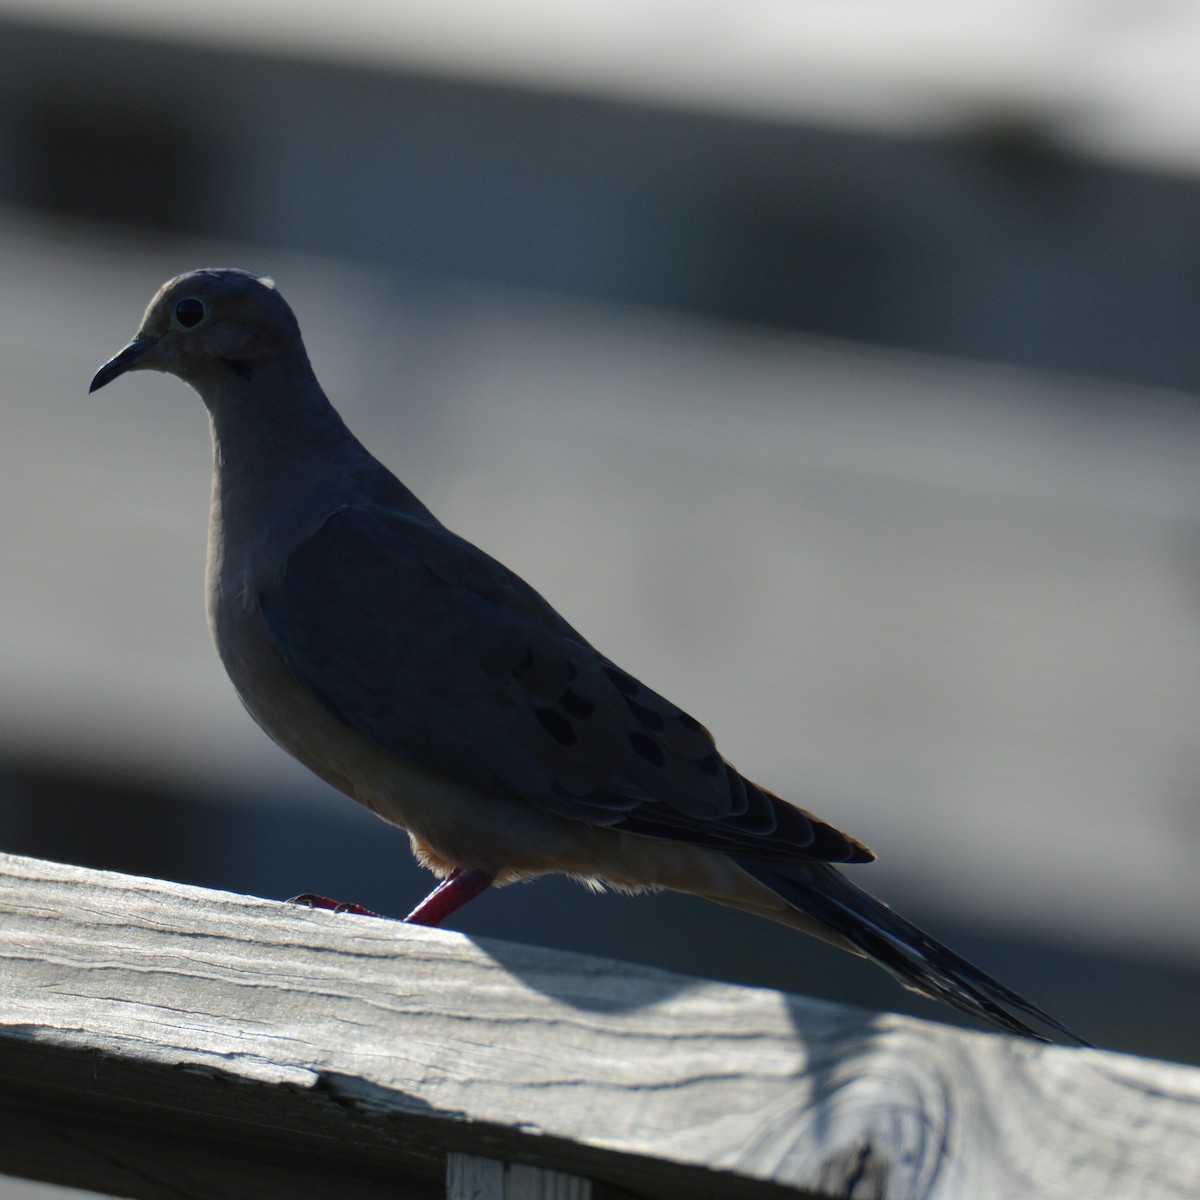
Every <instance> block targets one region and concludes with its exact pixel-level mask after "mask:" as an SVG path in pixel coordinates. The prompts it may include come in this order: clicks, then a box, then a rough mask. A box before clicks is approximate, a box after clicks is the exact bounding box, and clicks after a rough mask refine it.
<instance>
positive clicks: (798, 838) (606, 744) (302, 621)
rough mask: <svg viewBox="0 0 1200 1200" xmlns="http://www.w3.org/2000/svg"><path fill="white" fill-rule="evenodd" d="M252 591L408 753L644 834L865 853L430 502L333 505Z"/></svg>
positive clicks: (340, 709) (317, 677)
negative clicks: (437, 516) (600, 647)
mask: <svg viewBox="0 0 1200 1200" xmlns="http://www.w3.org/2000/svg"><path fill="white" fill-rule="evenodd" d="M260 603H261V607H262V611H263V614H264V616H265V618H266V621H267V625H268V627H269V629H270V631H271V635H272V637H273V639H274V641H275V643H276V645H277V646H278V648H279V650H280V652H281V653H282V655H283V657H284V659H285V660H286V662H287V663H288V665H289V666H290V667H291V669H292V671H293V672H294V673H295V674H296V675H297V677H298V678H299V679H300V680H301V681H302V682H303V683H304V684H306V685H307V687H308V688H309V689H310V690H311V691H312V692H313V693H314V694H315V695H316V696H317V697H318V698H319V699H320V701H321V702H322V703H323V704H324V705H325V706H326V707H327V708H328V709H330V710H331V711H332V712H333V713H334V714H335V715H336V716H337V717H338V718H339V719H340V720H341V721H342V722H344V723H345V724H346V725H348V726H350V727H351V728H353V729H356V730H358V731H360V732H362V733H365V734H366V735H368V736H369V737H371V738H373V739H374V740H375V741H376V742H377V743H379V744H380V745H381V746H383V747H385V748H386V749H387V750H389V751H390V752H391V753H393V754H396V755H398V756H399V757H400V758H402V759H404V760H405V761H407V762H409V763H411V764H413V765H416V766H420V767H423V768H425V769H428V770H432V771H436V772H438V773H441V774H443V775H446V776H449V777H450V778H453V779H455V780H457V781H459V782H461V783H464V784H467V785H469V786H473V787H476V788H478V789H480V790H481V791H484V792H485V793H487V792H490V793H492V794H496V795H505V796H514V795H515V796H519V797H522V798H524V799H525V800H527V801H528V802H530V803H531V804H534V805H536V806H537V807H539V808H542V809H544V810H547V811H551V812H554V813H557V814H559V815H560V816H564V817H567V818H570V819H573V820H579V821H586V822H589V823H591V824H596V825H603V826H609V827H612V828H617V829H622V830H625V831H627V832H629V833H636V834H640V835H643V836H647V837H656V838H673V839H677V840H683V841H689V842H695V843H699V844H703V845H709V846H714V847H717V848H720V849H726V850H731V851H733V850H741V851H752V852H753V853H755V854H756V855H758V856H760V857H763V856H765V857H768V858H772V857H778V858H788V859H795V858H802V859H811V860H817V861H826V862H863V861H868V860H869V859H870V858H871V857H872V856H871V853H870V851H869V850H867V848H866V847H865V846H863V845H861V843H859V842H857V841H855V840H854V839H853V838H851V837H849V836H848V835H846V834H843V833H841V832H840V831H838V830H836V829H834V828H833V827H832V826H830V825H827V824H825V823H824V822H822V821H819V820H818V819H817V818H815V817H813V816H811V815H810V814H808V813H805V812H804V811H803V810H802V809H799V808H796V807H795V806H793V805H791V804H788V803H786V802H785V801H783V800H781V799H780V798H779V797H777V796H774V795H773V794H772V793H770V792H768V791H766V790H765V789H763V788H760V787H757V786H756V785H755V784H752V783H751V782H750V781H749V780H746V779H744V778H743V777H742V776H741V775H739V774H738V772H737V771H736V770H734V768H733V767H732V766H730V765H729V764H728V763H727V762H726V761H725V760H724V759H723V758H722V757H721V755H720V754H719V753H718V751H717V749H716V746H715V745H714V743H713V739H712V737H711V735H710V734H709V733H708V731H707V730H706V729H705V728H704V727H703V726H702V725H701V724H700V723H699V722H698V721H696V720H695V719H694V718H693V717H691V716H689V715H688V714H687V713H685V712H683V711H682V710H681V709H679V708H678V707H676V706H675V705H673V704H671V703H670V701H668V700H666V699H664V698H663V697H662V696H660V695H658V694H657V693H656V692H654V691H652V690H650V689H649V688H647V687H646V686H645V685H643V684H641V683H640V682H638V681H637V680H636V679H634V678H633V677H632V676H631V675H628V674H627V673H626V672H624V671H622V670H621V669H620V668H619V667H617V666H616V665H615V664H614V663H612V662H610V661H609V660H608V659H606V658H605V657H604V656H603V655H601V654H600V653H599V652H597V651H596V650H595V649H594V648H593V647H592V646H591V645H589V644H588V642H587V641H586V640H585V639H584V638H583V637H582V636H581V635H580V634H578V633H577V632H576V631H575V630H574V629H573V628H572V627H571V626H570V625H568V624H567V622H566V621H564V620H563V619H562V617H560V616H559V615H558V614H557V613H556V612H555V611H554V609H553V608H551V606H550V605H549V604H548V603H547V602H546V601H545V600H544V599H542V597H541V596H540V595H539V594H538V593H537V592H536V591H534V589H533V588H531V587H530V586H529V585H528V584H526V583H525V582H524V581H523V580H521V579H520V578H519V577H518V576H516V575H515V574H513V572H511V571H509V570H508V569H507V568H506V567H504V566H503V565H501V564H500V563H498V562H497V561H496V560H495V559H492V558H490V557H489V556H488V555H486V554H484V553H483V552H482V551H481V550H479V549H477V548H476V547H474V546H472V545H471V544H470V543H468V542H466V541H464V540H463V539H462V538H459V537H457V536H456V535H455V534H453V533H451V532H450V531H448V530H447V529H445V528H444V527H443V526H441V525H439V524H438V523H437V522H436V521H435V520H434V519H433V518H432V517H430V516H429V515H428V514H427V513H424V512H418V513H413V512H403V511H398V510H396V509H390V508H387V507H382V506H374V505H354V506H349V507H345V508H342V509H339V510H338V511H336V512H334V513H333V514H332V515H331V516H330V517H329V518H328V519H327V520H326V521H325V522H324V524H323V525H322V526H321V527H320V528H319V529H318V530H317V532H316V533H315V534H314V535H313V536H312V537H310V538H309V539H307V540H306V541H304V542H303V543H301V544H300V545H299V546H298V547H297V548H296V549H295V550H294V551H293V553H292V554H291V556H290V558H289V559H288V562H287V564H286V566H285V568H284V571H283V574H282V576H281V578H280V579H279V582H278V583H277V585H275V586H274V587H273V588H272V589H271V590H269V591H268V592H266V593H265V594H263V595H262V596H261V597H260Z"/></svg>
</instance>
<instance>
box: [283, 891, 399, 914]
mask: <svg viewBox="0 0 1200 1200" xmlns="http://www.w3.org/2000/svg"><path fill="white" fill-rule="evenodd" d="M288 903H289V904H303V905H304V907H305V908H324V909H327V910H328V911H329V912H335V913H353V914H354V915H355V916H356V917H379V918H380V920H386V919H387V918H386V917H384V916H383V915H382V914H381V913H377V912H372V911H371V910H370V909H369V908H363V906H362V905H361V904H343V903H342V902H341V901H338V900H330V898H329V897H328V896H318V895H317V894H316V893H315V892H305V893H304V894H303V895H302V896H293V897H292V898H291V899H290V900H289V901H288Z"/></svg>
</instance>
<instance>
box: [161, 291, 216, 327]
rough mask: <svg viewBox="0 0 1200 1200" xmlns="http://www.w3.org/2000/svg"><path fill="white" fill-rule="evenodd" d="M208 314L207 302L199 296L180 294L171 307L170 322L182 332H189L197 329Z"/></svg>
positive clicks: (206, 318)
mask: <svg viewBox="0 0 1200 1200" xmlns="http://www.w3.org/2000/svg"><path fill="white" fill-rule="evenodd" d="M209 316H210V310H209V307H208V304H207V303H206V302H205V301H203V300H201V299H200V297H199V296H181V297H180V298H179V299H178V300H176V301H175V307H174V308H173V309H171V324H172V325H174V326H175V328H176V329H181V330H182V331H183V332H184V333H190V332H191V331H192V330H193V329H199V328H200V326H201V325H203V324H204V323H205V321H207V320H208V318H209Z"/></svg>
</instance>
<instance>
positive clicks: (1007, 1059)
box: [0, 856, 1200, 1200]
mask: <svg viewBox="0 0 1200 1200" xmlns="http://www.w3.org/2000/svg"><path fill="white" fill-rule="evenodd" d="M0 1109H3V1113H2V1114H0V1117H2V1119H3V1126H2V1127H3V1128H4V1130H5V1134H6V1136H4V1137H3V1138H0V1171H4V1172H8V1173H10V1174H19V1175H20V1174H24V1175H28V1176H30V1177H36V1178H46V1179H51V1180H54V1181H56V1182H62V1183H71V1184H75V1185H77V1186H81V1185H82V1186H88V1187H92V1188H95V1189H98V1190H110V1191H114V1192H117V1193H119V1194H122V1195H128V1196H136V1197H150V1198H154V1200H157V1198H158V1197H179V1196H181V1195H186V1196H198V1195H205V1196H209V1195H212V1196H217V1195H220V1196H229V1197H240V1196H246V1197H256V1198H263V1197H266V1198H270V1197H274V1196H280V1197H282V1196H284V1195H287V1196H289V1197H290V1198H292V1200H294V1197H295V1196H297V1195H303V1196H305V1197H308V1196H324V1195H326V1194H328V1195H330V1196H334V1195H337V1196H342V1197H352V1198H353V1197H359V1196H362V1197H376V1196H378V1197H382V1196H384V1195H391V1196H394V1195H395V1194H397V1182H398V1181H399V1180H403V1181H404V1183H405V1190H404V1194H405V1195H413V1196H422V1195H429V1196H433V1195H439V1194H443V1182H442V1181H443V1179H444V1173H445V1163H446V1156H447V1154H448V1153H450V1152H454V1151H459V1152H463V1153H466V1154H470V1155H480V1156H484V1157H491V1158H496V1159H501V1160H505V1161H509V1162H524V1163H529V1164H532V1165H536V1166H541V1167H547V1168H551V1169H553V1170H556V1171H561V1172H566V1173H570V1174H575V1175H579V1176H583V1177H585V1178H590V1179H594V1180H598V1181H602V1182H604V1183H607V1184H609V1185H611V1186H613V1187H617V1188H623V1189H625V1190H626V1191H628V1192H632V1193H634V1194H636V1195H637V1196H641V1197H647V1198H658V1197H662V1198H663V1200H671V1198H675V1197H678V1198H683V1197H689V1198H690V1197H694V1196H696V1195H703V1194H707V1195H714V1194H719V1195H721V1196H723V1197H724V1196H729V1197H743V1196H744V1197H758V1196H762V1197H767V1196H778V1195H793V1196H794V1195H816V1196H828V1197H842V1196H851V1195H852V1196H854V1197H856V1198H862V1197H884V1196H886V1197H888V1198H889V1200H891V1198H896V1197H913V1198H917V1197H920V1198H926V1197H928V1198H937V1200H950V1198H955V1200H957V1198H959V1197H963V1196H978V1197H988V1198H989V1200H999V1198H1004V1197H1013V1198H1014V1200H1016V1198H1017V1197H1020V1198H1022V1200H1027V1198H1030V1197H1040V1196H1045V1197H1066V1196H1080V1197H1083V1196H1087V1197H1090V1198H1101V1197H1121V1198H1124V1197H1128V1196H1134V1195H1136V1196H1139V1197H1147V1198H1163V1200H1165V1198H1167V1197H1178V1198H1182V1197H1189V1198H1190V1197H1195V1196H1196V1195H1200V1071H1197V1070H1194V1069H1191V1068H1187V1067H1182V1066H1176V1065H1171V1064H1166V1063H1159V1062H1152V1061H1148V1060H1142V1059H1136V1058H1132V1057H1128V1056H1120V1055H1113V1054H1106V1053H1102V1052H1098V1051H1082V1050H1074V1049H1068V1048H1064V1047H1043V1046H1039V1045H1036V1044H1033V1043H1029V1042H1025V1041H1020V1040H1017V1039H1012V1038H1007V1037H1003V1036H999V1035H993V1034H983V1033H980V1034H975V1033H970V1032H963V1031H960V1030H956V1029H952V1028H948V1027H943V1026H940V1025H936V1024H932V1023H927V1022H921V1021H915V1020H911V1019H905V1018H900V1017H894V1016H888V1015H885V1014H877V1013H867V1012H862V1011H858V1010H855V1009H850V1008H845V1007H841V1006H835V1005H832V1004H828V1003H821V1002H817V1001H813V1000H807V999H804V998H801V997H796V996H788V995H784V994H781V993H776V992H769V991H764V990H758V989H749V988H738V987H733V986H729V985H724V984H716V983H709V982H703V981H699V980H695V979H687V978H683V977H680V976H674V975H669V974H667V973H665V972H657V971H654V970H650V969H647V968H644V967H638V966H632V965H629V964H625V963H618V962H611V961H606V960H600V959H595V958H587V957H583V956H578V955H570V954H562V953H558V952H550V951H546V950H541V949H538V948H534V947H527V946H517V945H511V944H507V943H501V942H488V941H478V942H476V941H472V940H470V939H468V938H466V937H464V936H462V935H460V934H456V933H450V932H443V931H439V930H428V929H421V928H415V927H412V928H410V927H408V926H404V925H401V924H398V923H395V922H384V921H376V920H371V919H368V918H360V917H351V916H338V915H333V914H329V913H322V912H313V911H310V910H305V909H297V908H291V907H288V906H285V905H281V904H278V903H274V902H269V901H264V900H257V899H251V898H246V897H240V896H232V895H228V894H224V893H218V892H210V891H203V890H200V889H196V888H190V887H184V886H181V885H178V884H172V883H164V882H160V881H156V880H149V879H138V878H130V877H125V876H119V875H113V874H109V873H104V872H96V871H87V870H83V869H80V868H76V867H69V866H62V865H58V864H54V863H46V862H40V861H37V860H33V859H24V858H17V857H11V856H0ZM214 1147H218V1149H216V1150H214ZM297 1189H299V1190H297Z"/></svg>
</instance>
